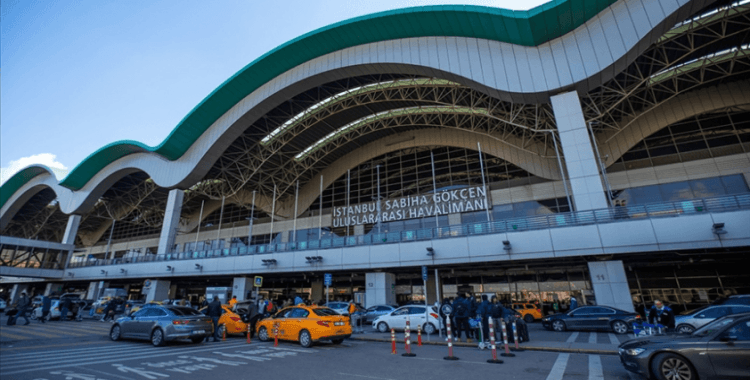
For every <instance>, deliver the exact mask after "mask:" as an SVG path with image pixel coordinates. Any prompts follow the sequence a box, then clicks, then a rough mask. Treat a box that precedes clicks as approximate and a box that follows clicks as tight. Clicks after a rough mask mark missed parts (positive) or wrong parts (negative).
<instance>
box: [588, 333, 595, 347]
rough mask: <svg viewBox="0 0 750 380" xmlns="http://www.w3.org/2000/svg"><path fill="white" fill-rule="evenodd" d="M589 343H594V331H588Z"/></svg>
mask: <svg viewBox="0 0 750 380" xmlns="http://www.w3.org/2000/svg"><path fill="white" fill-rule="evenodd" d="M589 343H594V344H596V333H595V332H592V333H589Z"/></svg>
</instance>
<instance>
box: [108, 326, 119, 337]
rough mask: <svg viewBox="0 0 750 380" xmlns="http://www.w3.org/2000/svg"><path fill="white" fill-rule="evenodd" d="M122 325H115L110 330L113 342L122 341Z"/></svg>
mask: <svg viewBox="0 0 750 380" xmlns="http://www.w3.org/2000/svg"><path fill="white" fill-rule="evenodd" d="M120 338H121V335H120V325H114V326H112V329H111V330H109V339H112V340H120Z"/></svg>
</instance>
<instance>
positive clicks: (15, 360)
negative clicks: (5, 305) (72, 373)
mask: <svg viewBox="0 0 750 380" xmlns="http://www.w3.org/2000/svg"><path fill="white" fill-rule="evenodd" d="M102 349H105V350H106V351H107V353H109V354H118V353H128V352H131V351H132V350H133V346H132V345H129V346H123V347H117V348H112V347H96V348H90V349H85V350H77V351H55V352H54V353H45V354H42V355H36V356H32V357H29V356H28V354H27V353H26V354H15V355H14V356H13V357H9V358H6V357H5V355H3V358H2V359H0V363H2V364H4V365H7V364H8V362H12V364H19V363H25V364H30V363H33V362H46V361H48V360H53V359H54V360H57V359H64V358H67V357H70V356H71V355H75V356H81V355H85V356H86V355H87V356H90V355H95V354H97V353H99V352H101V351H102ZM158 350H159V349H158V348H155V347H151V348H145V349H139V353H145V352H154V351H158Z"/></svg>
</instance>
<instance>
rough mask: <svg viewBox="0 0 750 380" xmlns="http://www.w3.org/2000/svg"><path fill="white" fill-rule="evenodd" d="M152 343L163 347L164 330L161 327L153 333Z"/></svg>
mask: <svg viewBox="0 0 750 380" xmlns="http://www.w3.org/2000/svg"><path fill="white" fill-rule="evenodd" d="M151 344H153V345H154V346H155V347H161V346H163V345H164V332H163V331H161V329H156V330H154V332H152V333H151Z"/></svg>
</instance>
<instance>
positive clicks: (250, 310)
mask: <svg viewBox="0 0 750 380" xmlns="http://www.w3.org/2000/svg"><path fill="white" fill-rule="evenodd" d="M262 316H263V314H262V313H259V312H258V304H257V303H256V302H255V300H251V302H250V304H249V305H248V306H247V314H246V315H245V320H247V323H248V325H250V328H249V330H250V337H251V338H252V337H253V336H254V335H255V324H256V323H257V322H258V320H259V319H260V318H261V317H262Z"/></svg>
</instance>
